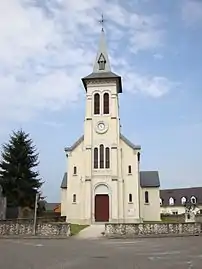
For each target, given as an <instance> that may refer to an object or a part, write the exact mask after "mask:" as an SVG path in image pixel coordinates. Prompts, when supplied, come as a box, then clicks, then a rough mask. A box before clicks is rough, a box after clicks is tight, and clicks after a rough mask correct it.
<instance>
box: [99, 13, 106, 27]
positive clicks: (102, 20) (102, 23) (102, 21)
mask: <svg viewBox="0 0 202 269" xmlns="http://www.w3.org/2000/svg"><path fill="white" fill-rule="evenodd" d="M99 23H100V24H101V25H102V31H104V23H105V19H104V15H103V14H102V16H101V20H99Z"/></svg>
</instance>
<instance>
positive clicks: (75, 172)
mask: <svg viewBox="0 0 202 269" xmlns="http://www.w3.org/2000/svg"><path fill="white" fill-rule="evenodd" d="M76 174H77V169H76V166H74V175H76Z"/></svg>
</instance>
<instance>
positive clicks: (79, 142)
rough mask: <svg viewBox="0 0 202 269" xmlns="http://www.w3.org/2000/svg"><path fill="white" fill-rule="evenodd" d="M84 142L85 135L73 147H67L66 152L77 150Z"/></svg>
mask: <svg viewBox="0 0 202 269" xmlns="http://www.w3.org/2000/svg"><path fill="white" fill-rule="evenodd" d="M83 140H84V135H82V136H81V137H80V138H79V139H78V140H77V141H76V142H75V143H74V144H73V145H72V146H70V147H66V148H65V152H71V151H73V150H74V149H75V148H77V147H78V146H79V145H80V144H81V143H82V142H83Z"/></svg>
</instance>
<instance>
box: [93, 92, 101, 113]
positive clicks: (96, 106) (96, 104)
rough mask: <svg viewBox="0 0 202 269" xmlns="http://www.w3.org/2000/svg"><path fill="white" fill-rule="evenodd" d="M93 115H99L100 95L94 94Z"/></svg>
mask: <svg viewBox="0 0 202 269" xmlns="http://www.w3.org/2000/svg"><path fill="white" fill-rule="evenodd" d="M94 114H95V115H98V114H100V95H99V93H95V94H94Z"/></svg>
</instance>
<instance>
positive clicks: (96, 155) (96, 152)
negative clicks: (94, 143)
mask: <svg viewBox="0 0 202 269" xmlns="http://www.w3.org/2000/svg"><path fill="white" fill-rule="evenodd" d="M94 169H98V148H94Z"/></svg>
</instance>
